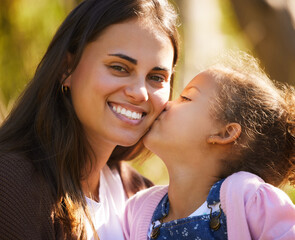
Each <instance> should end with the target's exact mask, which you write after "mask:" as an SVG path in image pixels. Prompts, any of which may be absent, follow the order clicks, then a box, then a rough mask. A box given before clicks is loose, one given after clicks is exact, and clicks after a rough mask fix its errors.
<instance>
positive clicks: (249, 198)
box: [220, 172, 295, 240]
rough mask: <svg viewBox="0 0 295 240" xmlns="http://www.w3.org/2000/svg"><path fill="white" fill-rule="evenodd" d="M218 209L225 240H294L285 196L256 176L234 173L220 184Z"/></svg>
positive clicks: (293, 215)
mask: <svg viewBox="0 0 295 240" xmlns="http://www.w3.org/2000/svg"><path fill="white" fill-rule="evenodd" d="M220 200H221V206H222V208H223V210H224V212H225V215H226V218H227V231H228V239H229V240H236V239H239V240H248V239H249V240H251V239H254V240H256V239H259V240H274V239H277V240H278V239H279V240H291V239H293V240H294V239H295V206H294V204H293V203H292V201H291V200H290V198H289V197H288V195H287V194H286V193H284V192H283V191H282V190H280V189H278V188H276V187H274V186H272V185H270V184H267V183H265V182H264V181H263V180H262V179H261V178H259V177H258V176H256V175H254V174H251V173H247V172H238V173H235V174H233V175H231V176H229V177H228V178H226V180H225V181H224V182H223V184H222V186H221V192H220Z"/></svg>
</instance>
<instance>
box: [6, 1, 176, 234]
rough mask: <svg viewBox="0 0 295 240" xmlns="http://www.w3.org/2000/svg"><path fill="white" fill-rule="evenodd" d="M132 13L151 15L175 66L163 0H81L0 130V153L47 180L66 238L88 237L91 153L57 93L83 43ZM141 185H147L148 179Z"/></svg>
mask: <svg viewBox="0 0 295 240" xmlns="http://www.w3.org/2000/svg"><path fill="white" fill-rule="evenodd" d="M136 17H140V18H149V19H150V21H151V22H152V23H153V24H154V26H155V27H157V28H160V30H161V31H163V32H164V33H165V34H166V35H167V36H169V38H170V39H171V42H172V45H173V47H174V61H173V63H174V65H175V64H176V62H177V58H178V34H177V29H176V18H177V16H176V13H175V11H174V9H173V7H172V6H171V5H170V4H168V2H167V1H166V0H107V1H105V0H85V1H83V2H82V3H81V4H80V5H78V6H77V7H76V8H75V9H74V10H73V11H72V12H71V13H70V14H69V15H68V17H67V18H66V19H65V20H64V22H63V23H62V24H61V26H60V28H59V29H58V31H57V32H56V34H55V36H54V37H53V40H52V41H51V43H50V45H49V47H48V49H47V52H46V53H45V55H44V57H43V59H42V60H41V62H40V64H39V65H38V68H37V70H36V73H35V76H34V77H33V79H32V80H31V82H30V83H29V84H28V85H27V87H26V89H25V91H24V92H23V93H22V95H21V96H20V97H19V99H18V101H17V102H16V104H15V107H14V108H13V110H12V111H11V113H10V114H9V116H8V117H7V118H6V120H5V121H4V122H3V124H2V126H1V128H0V153H3V154H9V153H14V154H18V155H19V156H21V157H23V158H26V159H28V160H30V161H31V162H32V164H33V165H34V167H35V168H36V169H37V171H38V172H39V173H40V174H41V176H42V177H44V179H45V180H46V182H47V183H48V184H49V187H50V189H51V192H52V199H53V202H54V209H53V211H54V214H55V216H56V218H57V219H58V221H59V222H61V224H62V225H63V228H64V229H63V231H64V234H65V236H67V237H69V238H78V239H82V238H85V236H86V234H85V226H84V216H85V213H86V216H88V218H89V215H88V214H87V208H86V202H85V197H84V194H83V192H82V189H81V185H80V180H81V179H82V178H83V177H84V176H82V171H81V170H82V169H85V166H86V164H88V162H87V161H89V159H90V160H91V159H93V157H94V156H93V153H92V152H93V151H92V150H91V147H90V145H89V143H88V142H87V139H86V136H85V133H84V131H83V128H82V126H81V123H80V122H79V120H78V118H77V116H76V114H75V111H74V108H73V105H72V102H71V97H70V94H63V93H62V92H61V84H62V80H63V77H64V76H66V75H69V74H71V72H72V71H74V70H75V68H76V66H77V65H78V63H79V60H80V58H81V55H82V52H83V50H84V48H85V46H86V45H87V44H88V43H89V42H91V41H94V40H95V39H96V38H97V37H98V36H99V34H100V33H101V32H102V31H103V30H104V29H105V28H106V27H108V26H109V25H111V24H114V23H117V22H121V21H124V20H127V19H131V18H136ZM69 53H70V54H71V56H72V62H71V65H70V66H69V63H68V62H67V55H68V54H69ZM68 69H71V71H70V72H68ZM142 149H143V148H142V146H141V145H140V143H139V145H138V144H137V145H135V146H132V147H127V148H126V147H119V146H118V147H117V148H116V149H115V150H114V152H113V154H112V156H111V158H110V160H109V165H110V166H113V167H116V168H118V169H119V172H120V174H121V175H122V173H123V172H125V173H126V171H125V170H124V169H123V168H122V164H120V161H121V160H123V159H125V158H128V156H130V155H132V156H133V157H135V156H137V155H138V154H139V153H140V152H141V151H142ZM127 175H128V174H127ZM127 175H126V174H125V176H127ZM131 176H133V175H131ZM134 176H135V175H134ZM132 178H133V180H132V179H131V180H130V178H128V177H125V178H123V180H124V179H127V181H125V182H124V181H123V183H124V186H125V189H127V190H128V191H129V192H132V191H133V192H135V191H136V190H138V189H140V186H136V184H134V183H135V182H136V178H134V177H132ZM128 179H129V180H128ZM134 181H135V182H134ZM140 184H147V185H149V183H148V182H141V183H140ZM89 220H90V219H89ZM90 222H91V220H90Z"/></svg>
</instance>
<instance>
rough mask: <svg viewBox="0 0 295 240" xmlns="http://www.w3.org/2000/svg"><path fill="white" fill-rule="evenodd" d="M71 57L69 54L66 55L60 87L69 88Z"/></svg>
mask: <svg viewBox="0 0 295 240" xmlns="http://www.w3.org/2000/svg"><path fill="white" fill-rule="evenodd" d="M72 59H73V58H72V55H71V54H70V53H67V57H66V61H65V69H66V72H64V73H63V75H62V85H63V86H65V87H70V86H71V71H72V69H71V67H70V66H72Z"/></svg>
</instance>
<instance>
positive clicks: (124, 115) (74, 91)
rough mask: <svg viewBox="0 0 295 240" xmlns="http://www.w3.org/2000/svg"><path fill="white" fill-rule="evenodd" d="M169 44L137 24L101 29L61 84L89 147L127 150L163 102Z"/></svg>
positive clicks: (170, 52)
mask: <svg viewBox="0 0 295 240" xmlns="http://www.w3.org/2000/svg"><path fill="white" fill-rule="evenodd" d="M173 56H174V50H173V46H172V43H171V41H170V39H169V38H168V37H167V36H165V35H164V34H163V33H160V32H159V31H156V30H153V29H151V28H150V27H148V25H146V24H143V23H142V22H140V21H139V20H130V21H126V22H123V23H118V24H114V25H111V26H109V27H108V28H106V29H105V30H104V31H103V32H102V34H101V35H100V36H99V37H98V38H97V39H96V40H95V41H93V42H91V43H89V44H88V45H87V46H86V48H85V50H84V52H83V55H82V57H81V60H80V62H79V64H78V66H77V68H76V69H75V70H74V72H73V73H72V75H71V76H70V77H69V78H68V79H66V81H65V83H64V85H65V86H68V87H69V88H70V92H71V97H72V102H73V106H74V109H75V111H76V114H77V116H78V118H79V120H80V122H81V124H82V126H83V128H84V130H85V132H86V135H87V137H88V138H89V140H90V142H93V143H94V144H99V145H100V146H102V144H104V143H106V144H108V145H111V146H115V145H122V146H131V145H133V144H135V143H136V142H137V141H138V140H139V139H140V138H141V137H142V136H143V134H144V133H145V132H146V131H147V129H148V128H149V127H150V125H151V124H152V122H153V121H154V119H155V118H156V117H157V116H158V115H159V114H160V112H161V111H162V110H163V108H164V107H165V104H166V102H167V101H168V99H169V93H170V78H171V74H172V70H173V69H172V67H173V66H172V65H173Z"/></svg>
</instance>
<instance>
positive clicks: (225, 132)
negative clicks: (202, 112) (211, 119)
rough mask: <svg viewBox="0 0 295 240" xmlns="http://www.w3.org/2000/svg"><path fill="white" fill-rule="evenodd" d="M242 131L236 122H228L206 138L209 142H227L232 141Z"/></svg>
mask: <svg viewBox="0 0 295 240" xmlns="http://www.w3.org/2000/svg"><path fill="white" fill-rule="evenodd" d="M241 132H242V128H241V125H240V124H238V123H229V124H227V125H226V126H225V128H223V129H222V131H221V132H220V133H218V134H215V135H211V136H209V137H208V139H207V143H210V144H228V143H232V142H234V141H235V140H236V139H237V138H238V137H239V136H240V135H241Z"/></svg>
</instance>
